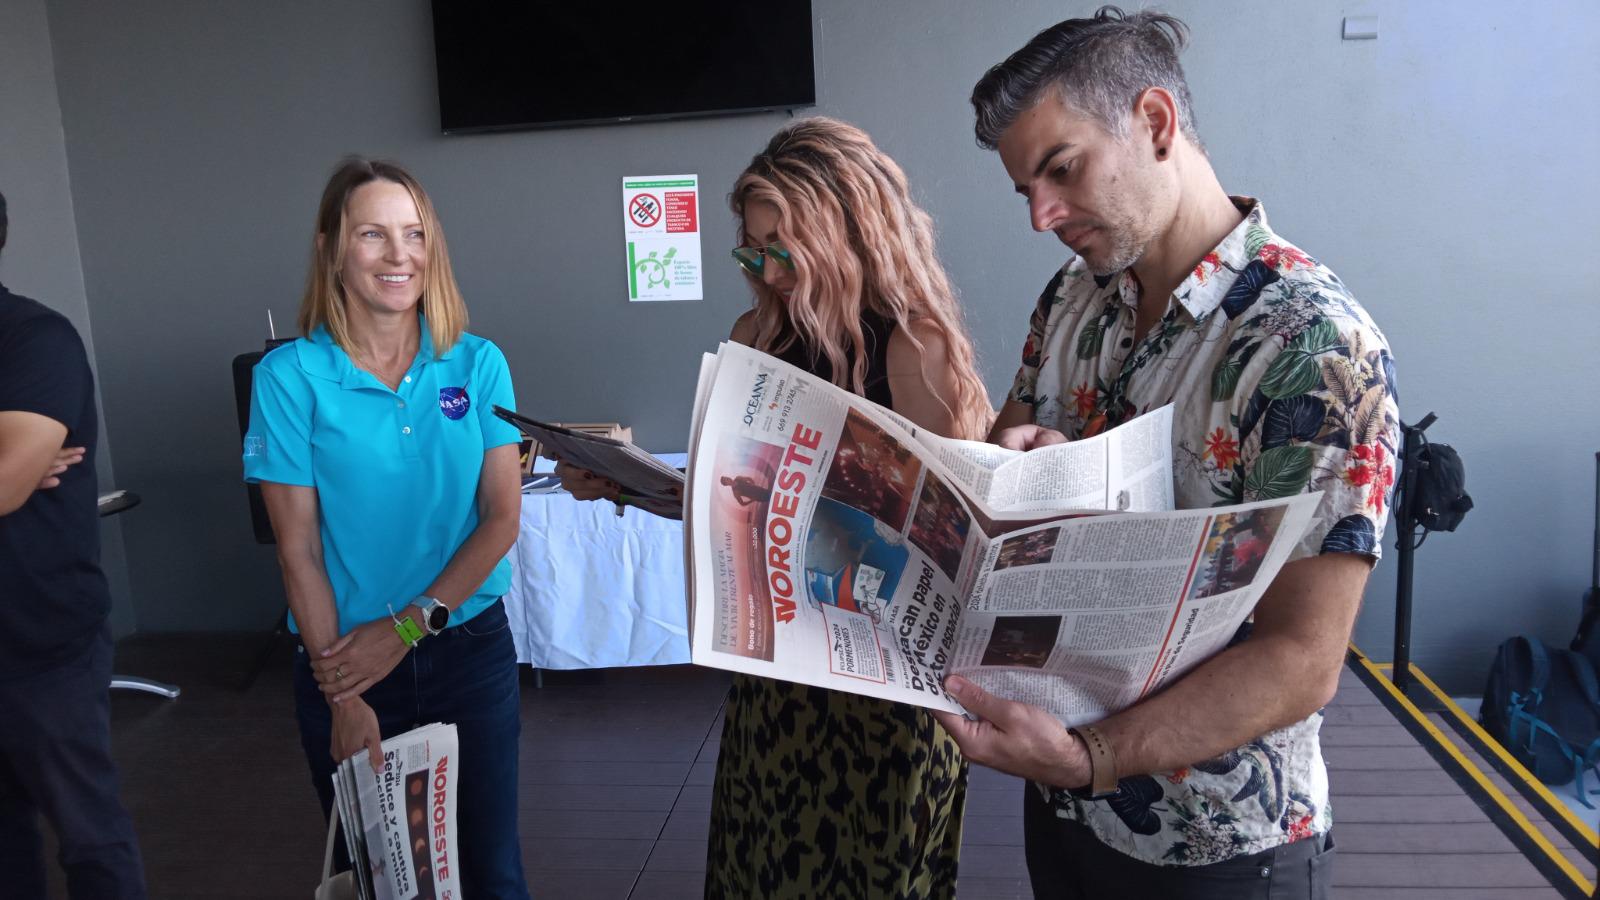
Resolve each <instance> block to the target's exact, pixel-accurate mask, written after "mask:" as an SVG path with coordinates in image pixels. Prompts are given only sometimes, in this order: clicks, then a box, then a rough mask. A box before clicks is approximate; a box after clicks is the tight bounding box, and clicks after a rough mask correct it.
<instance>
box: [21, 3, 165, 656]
mask: <svg viewBox="0 0 1600 900" xmlns="http://www.w3.org/2000/svg"><path fill="white" fill-rule="evenodd" d="M0 193H3V194H5V196H6V203H7V206H8V208H9V216H10V219H11V227H10V237H9V238H8V240H7V242H6V249H5V251H4V253H3V254H0V282H4V283H5V285H6V287H8V288H10V289H11V290H12V291H15V292H16V293H18V294H22V295H23V296H26V297H32V298H33V299H35V300H38V301H39V302H40V303H43V304H45V305H47V306H49V307H51V308H52V309H54V310H56V311H57V312H60V313H61V314H62V315H64V316H66V317H67V318H68V319H71V320H72V324H73V325H74V326H75V327H77V329H78V333H79V334H80V335H82V336H83V342H84V344H85V346H86V347H87V348H88V351H89V361H90V364H91V365H93V364H94V358H95V345H94V335H93V332H92V330H91V329H90V327H89V301H88V298H87V296H86V295H85V293H84V289H83V265H82V263H81V261H80V260H79V257H78V230H77V225H76V224H75V222H74V218H73V213H72V189H71V184H70V179H69V178H68V177H67V146H66V138H65V134H64V133H63V131H62V129H61V103H60V101H59V100H58V99H57V97H56V75H55V62H54V59H53V57H52V54H51V51H50V26H49V22H48V19H47V17H46V15H45V5H44V2H43V0H3V2H0ZM95 473H96V475H97V477H98V478H99V481H100V489H101V491H108V490H110V489H111V487H112V486H113V485H114V484H115V483H116V479H115V475H114V472H113V471H112V457H111V438H110V435H109V434H108V433H107V429H106V427H105V421H104V417H103V416H102V418H101V423H100V445H99V448H98V450H97V452H96V455H95ZM100 540H101V560H102V563H103V564H104V566H105V570H106V575H107V579H108V581H109V582H110V584H111V594H112V611H111V624H112V630H113V631H114V632H115V633H116V634H118V635H122V634H126V633H128V632H130V631H132V630H133V627H134V610H133V602H132V599H131V597H130V595H129V590H128V575H127V567H126V565H125V563H124V561H123V545H122V519H121V518H120V517H119V518H112V519H107V520H105V521H104V522H102V524H101V529H100Z"/></svg>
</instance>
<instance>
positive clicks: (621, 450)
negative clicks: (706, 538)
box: [494, 406, 684, 508]
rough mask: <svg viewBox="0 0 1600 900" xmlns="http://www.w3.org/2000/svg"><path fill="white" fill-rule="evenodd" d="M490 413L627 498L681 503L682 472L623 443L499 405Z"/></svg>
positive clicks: (545, 451) (545, 449)
mask: <svg viewBox="0 0 1600 900" xmlns="http://www.w3.org/2000/svg"><path fill="white" fill-rule="evenodd" d="M494 414H495V415H497V416H499V417H500V418H502V419H504V420H506V421H507V422H510V423H511V424H512V425H515V426H517V429H518V430H520V431H521V432H522V433H523V434H525V435H527V436H528V437H530V438H533V439H534V440H535V441H537V442H538V443H539V444H540V446H541V447H543V449H544V453H545V455H547V456H550V457H552V458H555V459H560V460H562V461H564V462H568V463H571V464H572V465H575V466H577V467H579V468H582V469H588V470H589V471H591V472H593V473H595V474H596V475H598V476H599V477H601V478H609V479H610V480H612V481H615V482H616V483H617V484H619V485H621V486H622V492H623V493H625V494H627V495H629V496H630V497H637V498H642V499H644V500H647V501H662V502H664V503H667V504H670V505H671V506H672V507H674V508H676V506H677V505H678V504H679V503H681V502H682V490H683V484H684V477H683V473H682V472H679V471H678V470H677V469H674V468H672V467H671V466H669V465H667V464H666V463H664V462H662V461H661V460H659V459H656V458H655V457H654V456H653V455H651V454H650V453H649V452H648V451H645V450H642V449H640V448H639V447H636V446H634V445H633V444H630V443H628V442H627V441H619V440H616V439H615V438H608V437H601V436H599V435H593V434H584V433H583V432H581V431H574V430H572V429H570V428H562V427H561V426H559V425H551V424H548V423H545V422H538V421H535V420H533V419H530V418H528V417H527V416H523V415H519V414H518V413H515V412H512V411H511V410H509V409H506V408H504V407H500V406H496V407H495V408H494Z"/></svg>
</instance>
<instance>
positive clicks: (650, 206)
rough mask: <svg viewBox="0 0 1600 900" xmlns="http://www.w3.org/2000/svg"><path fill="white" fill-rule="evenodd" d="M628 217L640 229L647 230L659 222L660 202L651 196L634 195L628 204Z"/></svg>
mask: <svg viewBox="0 0 1600 900" xmlns="http://www.w3.org/2000/svg"><path fill="white" fill-rule="evenodd" d="M628 217H629V218H631V219H633V222H634V224H635V225H638V226H639V227H640V228H649V227H651V226H652V225H654V224H656V223H657V222H659V221H661V201H660V200H657V199H656V198H655V197H654V196H653V195H651V194H636V195H635V196H634V198H633V201H632V202H631V203H629V204H628Z"/></svg>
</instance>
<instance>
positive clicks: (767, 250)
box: [733, 242, 794, 278]
mask: <svg viewBox="0 0 1600 900" xmlns="http://www.w3.org/2000/svg"><path fill="white" fill-rule="evenodd" d="M769 256H770V257H772V258H773V259H776V260H777V261H778V262H780V263H783V265H784V266H785V267H786V268H789V269H793V268H794V260H793V259H791V258H790V257H789V250H788V249H787V248H786V247H784V246H783V245H782V244H779V243H776V242H774V243H771V244H768V245H766V246H765V247H735V248H733V258H734V259H735V260H737V261H738V263H739V265H741V266H744V270H745V271H746V272H749V273H750V274H751V275H754V276H755V277H757V278H760V277H761V273H762V271H763V270H764V269H765V268H766V264H767V257H769Z"/></svg>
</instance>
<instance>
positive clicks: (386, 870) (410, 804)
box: [333, 724, 461, 900]
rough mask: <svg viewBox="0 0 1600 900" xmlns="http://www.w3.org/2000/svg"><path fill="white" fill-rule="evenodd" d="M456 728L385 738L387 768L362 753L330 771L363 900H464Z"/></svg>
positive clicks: (432, 727) (437, 727)
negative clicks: (458, 862) (376, 770)
mask: <svg viewBox="0 0 1600 900" xmlns="http://www.w3.org/2000/svg"><path fill="white" fill-rule="evenodd" d="M460 772H461V757H460V754H459V753H457V744H456V726H454V725H439V724H434V725H424V726H423V727H421V728H417V729H414V730H412V731H408V732H406V733H405V734H401V735H396V736H395V737H392V738H387V739H385V740H384V742H383V771H382V773H380V774H375V773H374V772H373V771H372V766H371V765H370V764H369V763H368V762H367V753H366V751H364V750H363V751H362V752H360V753H358V754H356V755H355V756H352V757H350V758H349V759H347V760H345V761H343V762H342V763H340V764H339V768H337V769H335V770H334V773H333V795H334V802H335V803H337V804H338V805H339V819H340V821H341V822H342V823H343V824H344V837H345V849H346V850H348V851H349V853H350V860H351V863H352V867H353V868H354V870H355V876H356V878H355V881H356V888H357V895H358V896H359V897H361V898H362V900H411V898H413V897H415V898H421V900H461V879H460V878H459V877H458V876H457V874H456V860H457V859H458V856H457V853H456V850H457V847H458V843H457V841H456V783H457V780H458V779H459V778H460Z"/></svg>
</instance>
